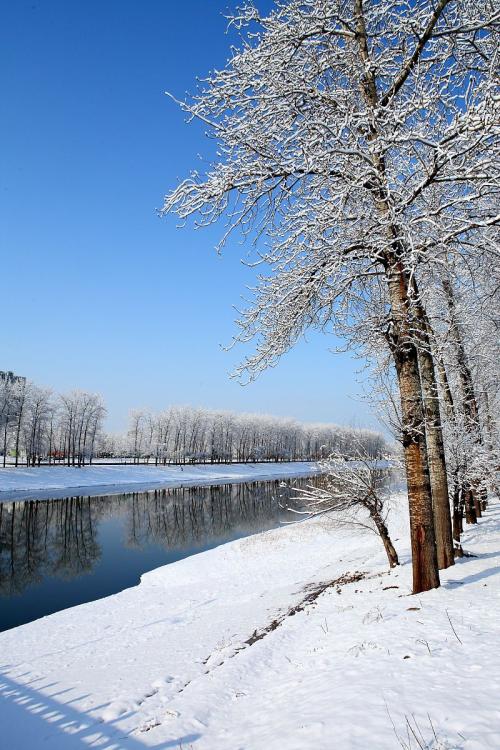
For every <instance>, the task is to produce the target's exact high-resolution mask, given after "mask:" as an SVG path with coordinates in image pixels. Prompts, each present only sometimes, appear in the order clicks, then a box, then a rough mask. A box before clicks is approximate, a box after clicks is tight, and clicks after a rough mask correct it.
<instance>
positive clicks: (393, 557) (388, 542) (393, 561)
mask: <svg viewBox="0 0 500 750" xmlns="http://www.w3.org/2000/svg"><path fill="white" fill-rule="evenodd" d="M372 518H373V521H374V523H375V526H376V527H377V531H378V533H379V535H380V538H381V539H382V542H383V545H384V549H385V552H386V555H387V559H388V561H389V567H390V568H395V567H396V565H399V558H398V553H397V552H396V549H395V547H394V545H393V543H392V539H391V537H390V535H389V530H388V528H387V525H386V523H385V521H384V519H383V518H382V516H381V515H380V513H378V512H377V511H374V512H372Z"/></svg>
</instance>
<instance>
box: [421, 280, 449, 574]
mask: <svg viewBox="0 0 500 750" xmlns="http://www.w3.org/2000/svg"><path fill="white" fill-rule="evenodd" d="M413 287H414V291H415V293H416V295H417V296H416V299H415V301H414V304H415V312H416V327H417V330H418V334H419V339H420V346H419V350H418V361H419V369H420V381H421V383H422V393H423V397H424V411H425V434H426V442H427V458H428V462H429V475H430V480H431V490H432V506H433V512H434V530H435V534H436V545H437V558H438V566H439V569H440V570H443V569H444V568H449V567H450V565H454V563H455V556H454V553H453V538H452V529H451V511H450V495H449V488H448V476H447V472H446V459H445V452H444V440H443V429H442V423H441V412H440V408H439V392H438V385H437V380H436V371H435V368H434V359H433V356H432V349H431V347H432V342H431V327H430V323H429V321H428V319H427V314H426V312H425V309H424V307H423V305H422V303H421V301H420V299H419V296H418V289H417V287H416V283H415V281H414V282H413Z"/></svg>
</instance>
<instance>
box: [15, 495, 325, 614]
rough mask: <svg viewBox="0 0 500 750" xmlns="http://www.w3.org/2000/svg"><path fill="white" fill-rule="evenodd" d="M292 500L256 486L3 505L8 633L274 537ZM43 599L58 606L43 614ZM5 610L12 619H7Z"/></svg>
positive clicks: (49, 608)
mask: <svg viewBox="0 0 500 750" xmlns="http://www.w3.org/2000/svg"><path fill="white" fill-rule="evenodd" d="M311 481H312V480H299V482H300V483H304V484H308V483H311ZM297 484H298V482H297V480H295V481H294V485H295V486H297ZM289 492H290V489H289V488H287V487H286V486H285V487H283V484H282V483H280V482H255V483H248V484H233V485H221V486H214V487H190V488H178V489H159V490H155V491H149V492H134V493H128V494H122V495H107V496H99V497H68V498H65V499H62V500H42V501H23V502H12V503H3V504H0V629H2V628H4V627H12V626H13V624H19V623H20V622H28V621H29V620H31V619H35V618H36V617H40V616H41V615H42V614H48V613H49V612H52V611H56V610H57V609H61V608H64V607H67V606H72V605H73V604H75V603H79V602H83V601H89V600H91V599H93V598H94V599H95V598H98V597H100V596H105V595H107V594H108V593H113V592H114V591H120V590H121V589H123V588H125V587H126V586H130V585H133V584H134V583H137V582H138V580H139V577H140V575H141V573H143V572H145V571H147V570H150V569H151V568H152V567H156V566H157V565H161V564H163V563H167V562H172V561H173V560H176V559H180V558H182V557H186V556H188V555H190V554H193V553H194V552H198V551H200V550H203V549H207V548H209V547H213V546H215V545H217V544H220V543H222V542H224V541H228V540H229V539H234V538H237V537H239V536H244V535H247V534H252V533H255V532H258V531H263V530H265V529H269V528H273V527H274V526H277V525H278V524H279V522H280V520H282V519H284V518H285V516H286V512H285V511H283V510H282V509H280V503H279V499H280V497H281V498H282V500H283V495H284V494H287V495H288V494H289ZM285 504H286V503H285ZM152 550H153V552H152ZM113 557H114V558H116V559H114V560H113ZM128 561H130V564H128ZM104 578H105V585H104V584H103V580H100V579H104ZM73 579H75V580H73ZM89 579H92V580H91V581H90V582H89ZM58 581H59V584H58V583H57V582H58ZM68 581H71V585H70V586H69V587H68V586H66V587H65V586H64V584H65V583H67V582H68ZM84 581H85V584H84ZM49 584H50V585H49ZM68 589H70V593H68ZM80 589H81V594H80V593H79V591H80ZM37 590H38V593H37ZM41 597H45V599H47V597H48V598H49V599H50V600H51V602H50V604H47V602H45V603H44V604H43V606H41V602H40V598H41ZM31 600H33V601H32V602H31ZM2 601H3V604H2ZM16 602H17V604H16ZM19 602H22V610H23V611H22V613H21V612H20V608H21V607H20V604H19ZM5 604H7V605H8V604H10V605H11V606H10V614H9V613H7V614H5V616H4V617H2V614H1V610H2V608H3V607H4V605H5ZM16 607H17V609H18V610H19V611H17V612H15V610H16ZM13 612H14V614H13ZM2 619H3V622H2Z"/></svg>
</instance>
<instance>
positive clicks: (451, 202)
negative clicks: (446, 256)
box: [163, 0, 498, 592]
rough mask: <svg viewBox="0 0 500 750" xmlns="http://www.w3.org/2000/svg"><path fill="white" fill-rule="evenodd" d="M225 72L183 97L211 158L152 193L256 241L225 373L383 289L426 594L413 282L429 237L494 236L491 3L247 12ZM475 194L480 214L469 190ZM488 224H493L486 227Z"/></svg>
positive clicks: (312, 0)
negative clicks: (484, 230)
mask: <svg viewBox="0 0 500 750" xmlns="http://www.w3.org/2000/svg"><path fill="white" fill-rule="evenodd" d="M231 24H232V26H233V27H235V28H236V29H238V30H240V31H241V32H242V34H243V35H242V41H241V44H240V49H239V50H233V51H232V56H231V59H230V61H229V63H228V64H227V66H226V68H225V69H224V70H221V71H216V72H214V73H213V74H211V75H210V76H209V77H208V78H207V79H206V80H205V81H203V82H202V85H201V89H200V91H199V92H198V93H197V94H196V95H195V96H193V97H192V98H191V99H190V100H188V101H186V102H183V103H181V106H182V107H183V109H184V110H185V111H186V112H187V114H188V116H189V117H190V118H194V119H198V120H200V121H202V122H203V123H205V124H206V125H207V126H208V128H209V132H210V133H211V135H212V136H213V137H214V138H215V139H216V140H217V148H218V150H217V160H216V162H215V164H214V165H213V167H212V168H211V169H210V170H209V171H208V172H207V173H206V174H204V175H199V174H198V173H193V174H192V175H191V177H190V178H189V179H187V180H185V181H184V182H182V183H181V184H180V185H179V186H178V188H177V189H175V190H174V191H173V192H172V193H170V194H169V195H167V197H166V199H165V203H164V207H163V212H168V211H176V212H177V214H178V215H179V216H180V217H182V218H186V217H188V216H190V215H193V214H196V215H197V216H198V217H199V221H200V222H201V223H202V224H209V223H211V222H213V221H215V220H217V219H219V218H220V217H222V216H223V215H225V216H227V217H228V228H227V232H226V233H225V234H224V236H223V240H222V244H224V242H225V240H226V239H227V237H228V235H229V234H230V233H231V231H232V230H234V229H240V230H242V231H243V232H244V233H246V234H248V235H251V236H252V237H253V238H254V239H255V241H256V242H258V243H259V251H258V257H257V259H258V262H261V263H263V264H264V265H265V266H266V265H267V267H268V269H269V270H268V272H267V273H266V274H261V275H260V276H259V280H258V285H257V289H256V291H255V295H254V300H253V303H252V304H251V305H250V307H249V308H248V309H246V310H244V311H243V312H242V313H241V315H240V317H239V320H238V324H239V326H240V329H241V332H240V334H239V335H238V336H237V337H236V338H237V340H239V341H243V342H247V341H249V340H250V339H252V338H254V337H257V347H256V353H255V354H254V355H253V356H250V357H249V358H247V360H246V361H245V362H244V363H243V365H242V366H241V368H240V369H239V371H238V372H239V374H245V373H246V374H248V375H249V376H250V377H253V376H255V375H256V374H258V373H259V372H260V371H261V370H262V369H263V368H265V367H268V366H270V365H273V364H276V362H277V361H278V360H279V358H280V356H281V355H282V354H283V353H284V352H286V351H287V350H288V349H289V348H290V347H291V346H292V345H293V344H294V343H295V342H296V340H297V339H298V338H299V336H301V335H302V333H303V331H304V330H305V329H306V328H307V327H309V326H317V327H323V328H328V327H332V326H334V325H335V318H336V313H337V311H338V309H339V307H340V308H342V307H343V308H345V307H346V306H347V305H348V304H349V300H350V299H351V298H352V297H353V296H354V297H356V298H366V299H367V301H369V294H368V295H367V293H366V288H367V285H368V284H369V282H370V280H372V279H374V280H375V279H376V278H377V277H378V276H379V275H382V278H383V279H384V283H385V286H386V292H387V300H388V309H387V334H388V335H387V339H388V342H389V346H390V348H391V352H392V356H393V360H394V364H395V368H396V373H397V378H398V384H399V393H400V401H401V415H402V431H403V446H404V454H405V464H406V475H407V484H408V496H409V506H410V529H411V544H412V557H413V590H414V592H419V591H424V590H427V589H430V588H433V587H436V586H438V585H439V574H438V564H437V556H436V542H435V535H434V522H433V508H432V495H431V484H430V476H429V469H428V460H427V449H426V441H425V410H424V402H423V398H422V393H421V382H420V371H419V360H418V339H416V337H415V335H414V330H413V327H412V317H413V316H412V296H413V293H412V278H413V275H414V273H415V268H416V266H417V265H418V264H428V263H432V259H433V250H434V247H435V244H436V240H435V237H434V236H432V233H431V232H429V202H428V196H429V193H430V191H431V190H432V189H433V187H434V186H435V185H436V184H440V185H441V184H442V185H444V186H445V187H446V190H444V189H443V191H442V192H441V194H440V196H441V198H440V203H439V205H438V208H437V210H438V211H439V214H440V219H441V229H440V238H439V241H440V243H441V244H443V243H444V244H446V243H451V242H452V241H453V239H454V238H456V237H457V236H463V235H466V234H467V235H470V234H471V233H473V232H474V231H475V229H476V228H478V227H484V226H491V225H493V223H494V222H495V221H498V217H496V214H494V212H493V209H492V208H491V206H490V208H488V206H489V202H488V200H485V196H487V194H488V191H489V190H490V189H491V186H492V185H493V181H492V169H493V167H492V164H493V163H494V154H493V153H492V149H494V148H495V141H494V123H495V107H497V106H498V105H497V103H496V100H495V97H494V95H493V91H494V83H493V79H494V70H495V65H496V61H495V55H496V46H495V39H494V32H495V30H498V11H497V10H496V8H495V4H494V3H493V2H492V1H491V0H437V1H436V2H435V3H431V2H429V0H417V1H416V2H413V1H410V0H402V1H401V0H380V1H379V2H368V1H367V0H329V1H328V2H326V0H290V1H289V2H282V3H277V4H276V7H275V10H274V11H273V12H272V13H270V15H269V16H267V17H265V18H264V17H261V16H260V15H259V12H258V11H257V9H256V8H255V6H254V5H253V4H251V3H248V4H246V5H244V7H243V8H242V9H241V10H240V11H239V12H237V13H236V14H235V15H234V17H233V18H232V20H231ZM478 196H479V197H481V198H482V199H483V200H482V204H481V208H482V210H481V211H478V210H477V200H476V199H477V197H478ZM495 217H496V218H495Z"/></svg>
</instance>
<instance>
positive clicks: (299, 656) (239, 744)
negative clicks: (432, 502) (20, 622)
mask: <svg viewBox="0 0 500 750" xmlns="http://www.w3.org/2000/svg"><path fill="white" fill-rule="evenodd" d="M404 508H405V499H404V497H403V496H401V497H399V498H398V509H397V510H396V511H394V512H393V515H392V523H391V524H390V525H391V530H392V532H393V534H394V538H395V541H396V546H397V548H398V551H399V552H400V555H401V557H402V561H403V565H402V566H401V567H400V568H399V569H397V570H396V572H391V573H389V572H388V571H387V567H386V563H385V560H384V553H383V550H382V546H381V544H380V542H379V540H378V539H377V538H376V537H375V536H370V535H359V534H358V533H353V532H352V531H348V530H343V531H339V530H335V529H333V528H332V527H331V526H330V525H329V522H328V521H326V520H322V521H319V520H317V521H308V522H304V523H300V524H296V525H293V526H286V527H284V528H281V529H276V530H273V531H269V532H266V533H263V534H259V535H256V536H253V537H249V538H246V539H242V540H238V541H236V542H232V543H230V544H227V545H223V546H221V547H219V548H217V549H214V550H210V551H208V552H204V553H202V554H200V555H195V556H193V557H190V558H188V559H186V560H183V561H181V562H177V563H175V564H173V565H170V566H166V567H163V568H159V569H158V570H155V571H153V572H151V573H148V574H146V575H144V576H143V578H142V581H141V584H140V585H139V586H137V587H135V588H131V589H128V590H126V591H123V592H122V593H120V594H117V595H115V596H112V597H109V598H107V599H102V600H100V601H97V602H93V603H91V604H85V605H82V606H80V607H77V608H74V609H69V610H66V611H64V612H60V613H57V614H55V615H52V616H50V617H48V618H45V619H42V620H39V621H37V622H34V623H31V624H28V625H24V626H22V627H20V628H16V629H13V630H10V631H7V632H5V633H3V634H0V727H1V730H0V732H1V738H2V747H5V748H6V750H38V748H44V749H46V750H76V749H77V748H85V747H96V748H97V747H98V748H105V749H106V750H117V749H118V748H123V750H143V749H144V748H150V747H151V748H152V747H154V748H158V749H160V748H161V749H165V750H166V749H167V748H175V749H176V750H181V749H182V750H190V749H191V748H192V750H240V749H241V750H283V749H284V748H286V750H307V749H309V748H310V749H311V750H313V749H314V750H332V749H335V750H367V748H373V750H386V749H387V750H389V749H391V748H394V749H395V750H397V749H398V748H401V747H404V748H415V750H417V749H418V748H420V749H421V748H424V747H425V748H433V750H438V749H439V750H452V749H453V750H459V749H460V750H486V749H489V750H493V749H495V750H498V748H500V699H499V696H500V649H499V648H498V646H499V643H500V617H499V613H500V567H499V564H498V563H499V555H500V551H499V550H500V507H499V505H498V504H494V505H491V506H490V508H489V510H488V511H487V514H486V515H485V517H484V518H483V519H481V521H480V523H479V524H478V525H477V526H476V527H472V528H470V529H469V530H468V531H467V533H466V536H465V542H464V546H465V548H466V549H467V550H469V551H471V552H473V553H474V555H476V557H468V558H464V559H463V560H461V561H460V562H459V563H458V564H457V565H456V566H455V567H453V568H451V569H449V570H448V571H445V572H444V573H443V574H442V583H443V585H442V587H441V588H440V589H438V590H435V591H432V592H428V593H426V594H422V595H419V596H411V595H410V583H411V582H410V578H411V570H410V565H409V563H408V546H409V545H408V535H407V530H406V529H407V519H406V513H405V510H404ZM355 574H357V575H355ZM349 578H351V579H356V580H353V582H351V583H349V582H347V583H346V582H345V581H346V580H349ZM335 581H337V583H332V582H335ZM328 584H332V585H328ZM414 734H415V735H416V736H417V737H418V740H417V739H415V737H414ZM398 738H399V739H398Z"/></svg>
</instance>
